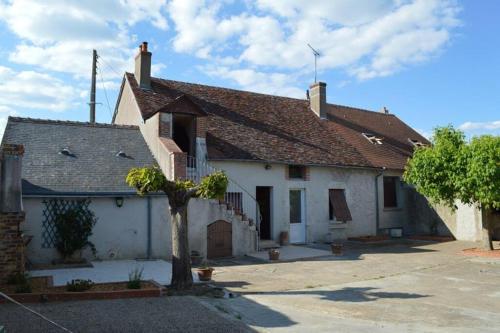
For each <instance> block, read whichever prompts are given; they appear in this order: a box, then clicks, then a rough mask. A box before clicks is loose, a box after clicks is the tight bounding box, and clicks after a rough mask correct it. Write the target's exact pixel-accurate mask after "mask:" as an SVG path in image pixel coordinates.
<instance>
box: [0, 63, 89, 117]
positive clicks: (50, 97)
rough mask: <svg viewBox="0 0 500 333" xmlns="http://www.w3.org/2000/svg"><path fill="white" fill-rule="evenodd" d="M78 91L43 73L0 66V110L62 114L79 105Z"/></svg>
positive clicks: (79, 92)
mask: <svg viewBox="0 0 500 333" xmlns="http://www.w3.org/2000/svg"><path fill="white" fill-rule="evenodd" d="M80 94H81V91H80V90H77V89H75V88H73V87H71V86H69V85H67V84H66V83H65V82H64V81H62V80H60V79H57V78H55V77H53V76H50V75H48V74H45V73H39V72H34V71H19V72H16V71H14V70H12V69H10V68H8V67H4V66H0V110H4V111H5V112H10V111H12V110H16V109H18V108H27V109H42V110H50V111H64V110H67V109H70V108H72V107H75V106H77V105H79V103H78V99H79V97H80Z"/></svg>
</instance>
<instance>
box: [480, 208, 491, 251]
mask: <svg viewBox="0 0 500 333" xmlns="http://www.w3.org/2000/svg"><path fill="white" fill-rule="evenodd" d="M481 214H482V216H481V221H482V225H483V226H482V230H481V233H482V247H483V250H487V251H492V250H493V237H492V233H493V230H491V229H492V225H491V223H490V218H491V216H490V212H489V211H487V210H484V209H482V212H481Z"/></svg>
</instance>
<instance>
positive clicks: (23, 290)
mask: <svg viewBox="0 0 500 333" xmlns="http://www.w3.org/2000/svg"><path fill="white" fill-rule="evenodd" d="M14 292H15V293H16V294H29V293H31V285H30V284H29V282H28V281H26V282H25V283H22V284H18V285H17V286H16V289H15V290H14Z"/></svg>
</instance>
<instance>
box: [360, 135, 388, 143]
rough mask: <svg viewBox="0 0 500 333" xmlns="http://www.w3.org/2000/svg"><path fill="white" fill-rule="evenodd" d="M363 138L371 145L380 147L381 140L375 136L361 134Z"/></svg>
mask: <svg viewBox="0 0 500 333" xmlns="http://www.w3.org/2000/svg"><path fill="white" fill-rule="evenodd" d="M363 136H364V137H365V138H366V139H367V140H368V141H370V142H371V143H373V144H374V145H381V144H382V140H383V138H381V137H378V136H376V135H375V134H372V133H363Z"/></svg>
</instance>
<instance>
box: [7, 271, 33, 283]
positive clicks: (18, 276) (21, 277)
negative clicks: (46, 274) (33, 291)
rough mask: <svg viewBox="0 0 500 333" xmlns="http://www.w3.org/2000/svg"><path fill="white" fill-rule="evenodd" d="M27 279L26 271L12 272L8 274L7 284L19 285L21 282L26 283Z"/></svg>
mask: <svg viewBox="0 0 500 333" xmlns="http://www.w3.org/2000/svg"><path fill="white" fill-rule="evenodd" d="M28 280H29V275H28V274H27V273H24V274H23V273H19V272H18V273H14V274H11V275H9V277H8V278H7V284H10V285H14V284H15V285H21V284H27V283H28Z"/></svg>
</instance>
